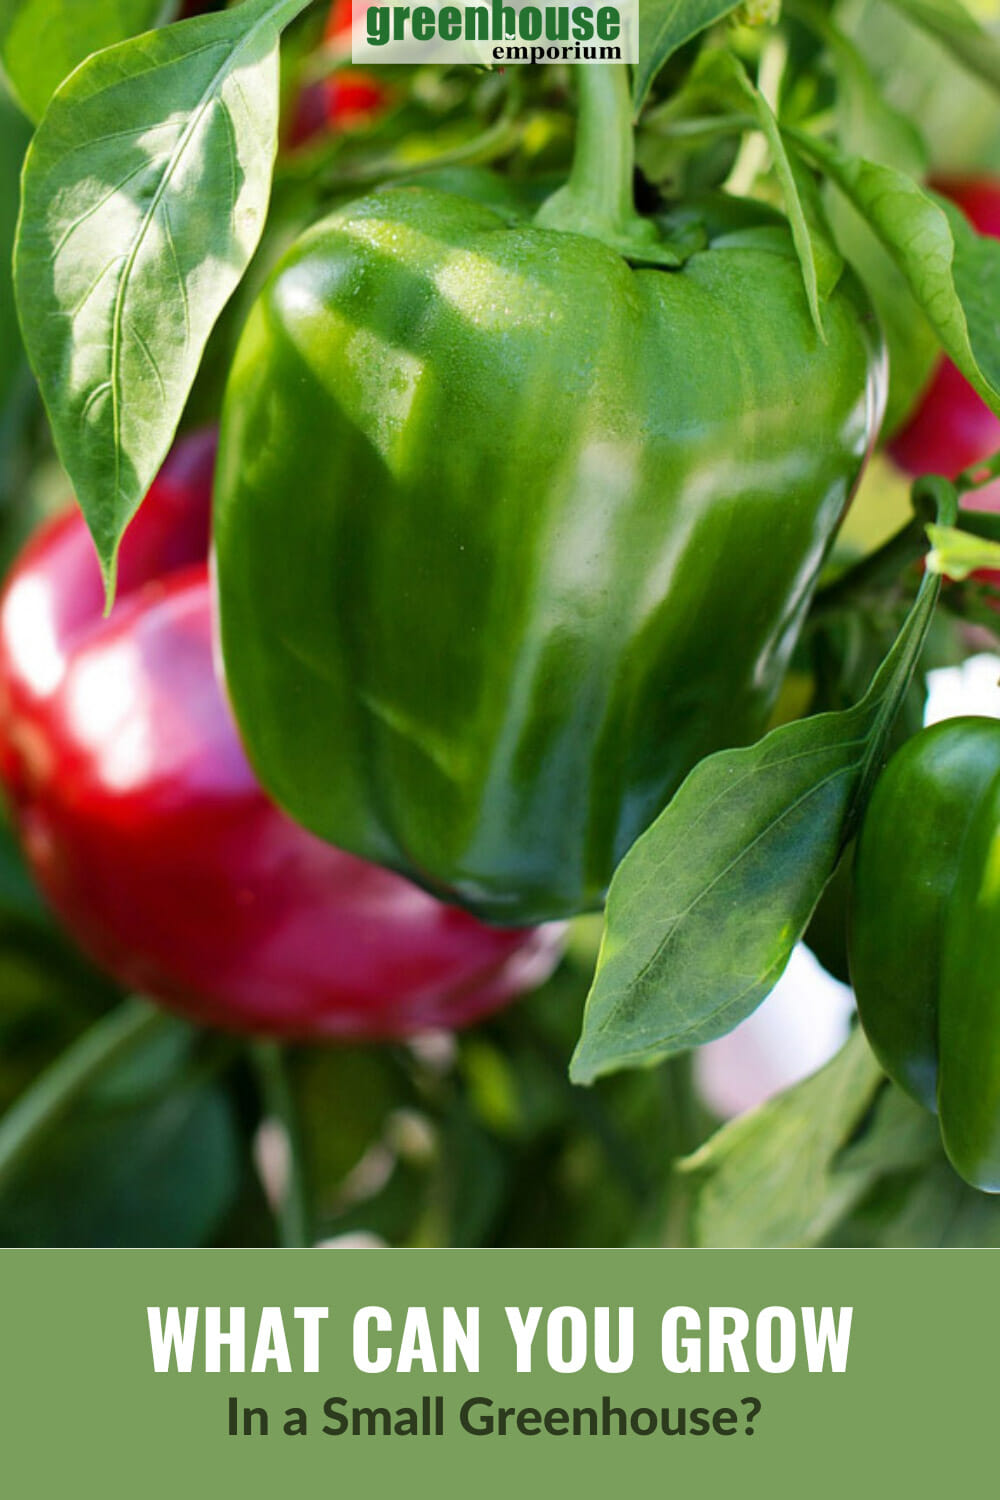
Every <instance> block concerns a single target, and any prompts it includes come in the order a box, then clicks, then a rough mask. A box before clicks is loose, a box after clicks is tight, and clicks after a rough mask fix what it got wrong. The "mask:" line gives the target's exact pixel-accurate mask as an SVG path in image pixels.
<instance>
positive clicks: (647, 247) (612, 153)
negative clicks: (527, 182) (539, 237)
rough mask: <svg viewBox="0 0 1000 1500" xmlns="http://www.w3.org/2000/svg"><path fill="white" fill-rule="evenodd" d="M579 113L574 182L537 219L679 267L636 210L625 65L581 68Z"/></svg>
mask: <svg viewBox="0 0 1000 1500" xmlns="http://www.w3.org/2000/svg"><path fill="white" fill-rule="evenodd" d="M576 73H577V77H578V91H579V92H578V105H579V108H578V115H577V126H576V146H575V149H574V152H573V166H572V168H571V170H570V175H569V180H568V181H567V182H566V184H565V185H564V186H563V187H561V188H560V189H559V190H558V192H556V193H554V194H553V195H552V197H551V198H547V199H546V201H545V202H544V203H543V204H542V206H541V208H540V209H539V210H538V213H537V215H536V217H535V222H536V224H538V225H540V226H541V227H542V228H544V229H560V230H564V231H568V232H570V233H573V234H586V235H589V236H590V237H591V238H592V239H598V240H602V241H603V242H604V243H605V244H608V245H611V246H612V247H613V248H614V249H616V250H619V251H620V252H621V253H622V254H623V255H625V256H626V257H628V258H629V259H635V260H637V261H639V262H641V263H643V264H654V265H656V264H666V265H676V264H677V260H676V256H675V255H674V254H673V253H671V252H670V251H669V250H667V249H666V247H664V253H663V255H662V257H661V255H660V254H659V235H658V233H657V230H656V226H655V225H654V224H653V223H652V222H651V221H650V220H649V219H644V218H642V217H641V216H640V215H639V214H638V213H636V209H635V200H634V197H633V193H632V173H633V169H634V166H635V144H634V141H633V137H632V98H631V93H630V91H629V82H628V67H627V66H626V64H625V63H594V64H592V65H590V64H586V65H584V66H582V67H579V68H577V69H576Z"/></svg>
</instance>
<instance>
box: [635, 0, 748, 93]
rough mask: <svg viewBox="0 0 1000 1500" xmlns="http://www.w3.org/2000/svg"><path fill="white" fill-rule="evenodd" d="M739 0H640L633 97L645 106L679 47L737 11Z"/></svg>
mask: <svg viewBox="0 0 1000 1500" xmlns="http://www.w3.org/2000/svg"><path fill="white" fill-rule="evenodd" d="M739 3H740V0H640V5H639V62H638V65H637V67H636V70H635V81H634V84H633V99H634V101H635V109H636V113H638V111H639V110H640V109H641V108H642V105H643V102H644V100H645V98H646V95H647V94H648V93H649V90H650V88H651V86H652V83H653V80H654V78H655V77H656V75H657V73H658V72H659V71H660V69H661V68H662V67H663V65H664V63H665V62H666V61H667V60H668V58H670V57H672V56H673V55H674V53H675V52H676V51H677V49H678V48H679V47H683V45H684V43H685V42H689V41H690V40H691V38H692V37H695V36H697V35H698V33H699V32H700V31H705V30H706V29H707V28H708V27H709V26H714V25H715V23H716V21H721V20H722V19H723V17H724V16H728V15H729V14H730V13H731V12H732V11H734V10H736V8H737V6H738V5H739Z"/></svg>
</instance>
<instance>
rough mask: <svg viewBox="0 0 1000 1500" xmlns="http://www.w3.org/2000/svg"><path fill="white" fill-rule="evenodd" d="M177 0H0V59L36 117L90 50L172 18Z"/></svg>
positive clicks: (28, 110)
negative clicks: (175, 0)
mask: <svg viewBox="0 0 1000 1500" xmlns="http://www.w3.org/2000/svg"><path fill="white" fill-rule="evenodd" d="M176 8H177V7H176V4H175V3H174V0H0V64H2V66H3V70H4V72H5V74H6V76H7V79H8V82H9V83H10V86H11V89H12V90H13V92H14V94H15V96H16V97H17V100H18V103H19V104H20V105H21V107H22V108H23V109H24V111H25V113H26V114H28V115H30V117H31V118H32V119H33V120H40V119H41V117H42V115H43V113H44V111H45V106H46V105H47V104H48V102H49V100H50V99H51V97H52V95H53V94H54V93H55V91H56V89H57V88H58V87H59V85H60V83H62V81H63V79H64V78H68V77H69V75H70V73H72V71H73V69H74V68H76V67H78V66H79V65H80V63H82V62H83V60H84V59H85V58H87V57H89V56H90V55H91V53H92V52H100V51H101V50H102V48H104V47H112V46H114V44H115V43H116V42H123V41H125V40H126V38H127V37H130V36H136V35H137V34H138V33H139V32H140V31H151V30H152V29H153V27H154V26H162V25H163V24H164V23H165V22H167V21H170V20H172V19H173V15H174V12H175V11H176Z"/></svg>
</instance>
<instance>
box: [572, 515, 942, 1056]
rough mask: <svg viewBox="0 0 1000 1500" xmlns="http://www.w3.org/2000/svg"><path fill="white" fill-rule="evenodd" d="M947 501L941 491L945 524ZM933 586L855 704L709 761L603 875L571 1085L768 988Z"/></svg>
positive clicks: (839, 847) (846, 811)
mask: <svg viewBox="0 0 1000 1500" xmlns="http://www.w3.org/2000/svg"><path fill="white" fill-rule="evenodd" d="M952 507H953V498H952V497H951V492H950V489H949V487H943V489H942V508H943V510H944V515H943V517H942V519H943V520H944V521H945V522H946V523H947V522H949V521H951V520H952V519H953V517H954V510H953V508H952ZM938 587H939V581H938V580H937V578H935V577H934V575H932V574H928V575H926V577H925V579H924V582H923V584H922V586H921V589H920V592H919V594H918V597H917V600H916V602H915V604H914V606H913V608H912V610H911V611H910V614H909V615H908V617H907V620H906V622H905V624H904V626H903V628H902V630H901V631H900V633H899V635H898V637H897V639H896V641H895V644H894V645H893V647H892V650H891V651H890V652H889V655H888V656H887V657H886V659H885V661H884V662H883V664H882V666H881V667H880V669H879V671H878V672H877V673H876V675H875V678H874V680H873V681H872V684H871V687H870V688H869V690H868V692H867V694H866V695H865V697H864V698H863V699H862V700H861V702H860V703H858V704H857V705H855V706H854V707H853V708H850V709H846V710H844V711H841V712H837V713H828V714H820V715H818V716H816V717H815V718H809V719H801V720H798V721H797V722H794V723H791V724H785V725H782V726H781V727H780V728H779V729H775V730H772V732H771V733H770V734H768V735H766V736H765V737H764V739H762V740H760V741H758V743H757V744H755V745H751V746H749V747H747V748H745V749H739V750H724V751H721V752H720V753H718V754H716V755H712V756H709V757H708V758H707V759H705V760H703V761H702V762H701V763H700V764H699V765H698V766H696V767H695V769H694V770H693V771H692V772H691V774H690V775H689V776H688V777H687V779H686V781H684V782H683V784H682V785H681V787H680V789H679V791H678V792H677V793H676V795H675V796H674V798H673V801H672V802H670V803H669V804H668V806H667V808H666V809H665V810H664V812H662V813H661V814H660V816H659V817H658V818H657V819H656V821H655V822H654V823H653V824H652V825H651V826H650V827H649V828H648V829H647V831H646V832H645V833H644V834H643V835H642V837H641V838H640V839H638V840H637V842H636V843H635V844H634V845H633V846H632V848H631V849H630V850H629V852H628V854H627V855H626V856H625V858H624V860H623V861H622V863H621V864H620V865H619V867H618V869H617V871H616V872H615V876H614V879H613V881H612V883H611V890H610V892H609V896H608V905H607V913H606V921H605V933H604V942H603V944H602V947H601V954H600V958H599V960H598V966H597V973H596V976H595V979H594V984H593V987H592V989H591V992H590V996H589V998H588V1001H587V1008H586V1012H585V1015H584V1024H583V1034H582V1036H581V1038H580V1042H579V1045H578V1047H577V1050H576V1053H575V1055H574V1058H573V1064H572V1069H571V1072H572V1076H573V1078H574V1079H575V1081H577V1082H578V1083H589V1082H591V1081H592V1080H593V1079H595V1078H598V1077H600V1076H601V1075H602V1074H604V1073H609V1072H613V1071H614V1070H615V1069H617V1068H622V1067H629V1066H637V1065H642V1064H647V1063H650V1062H653V1061H655V1060H656V1059H658V1058H661V1057H668V1056H670V1055H672V1054H674V1053H677V1052H683V1051H686V1050H687V1049H688V1048H690V1047H695V1046H700V1045H701V1044H702V1043H703V1042H707V1041H711V1040H712V1038H713V1037H717V1036H722V1035H724V1034H725V1033H726V1032H727V1031H730V1030H732V1028H733V1027H734V1026H736V1025H737V1024H738V1022H740V1021H742V1020H743V1019H744V1017H746V1016H747V1015H749V1014H750V1012H751V1011H752V1010H754V1009H755V1007H756V1006H757V1005H759V1004H760V1002H761V1001H762V1000H763V999H764V998H765V997H766V996H767V995H768V994H769V993H770V991H771V989H772V988H773V987H774V985H775V984H776V983H777V981H778V979H779V978H780V976H781V974H782V971H783V970H784V968H785V965H786V964H787V962H788V959H789V957H790V955H791V952H792V949H793V947H794V946H795V944H796V942H797V941H798V940H799V938H800V937H801V936H802V934H803V932H804V931H805V929H806V926H807V925H808V922H809V918H810V916H811V914H812V912H813V909H814V907H815V906H816V903H817V902H818V900H819V898H820V895H821V894H822V892H823V889H824V887H825V885H826V883H827V881H828V880H829V878H830V876H831V875H832V873H833V871H834V869H835V867H836V865H837V862H838V860H839V858H840V855H841V853H842V852H843V849H844V846H845V845H846V843H847V841H848V840H849V839H850V838H851V836H852V834H853V830H854V827H855V825H856V822H857V819H858V817H859V815H860V813H861V811H862V809H863V807H864V804H865V801H866V799H867V796H868V792H869V790H870V788H871V785H872V783H873V781H874V778H875V776H876V775H877V774H878V770H879V767H880V765H881V762H882V760H883V759H884V756H885V753H886V745H887V743H888V739H889V735H890V733H891V730H892V726H893V723H894V720H895V718H896V715H897V713H898V710H899V707H900V705H901V703H902V702H903V699H904V696H905V694H906V691H907V689H908V687H909V683H910V679H911V676H912V674H913V669H914V666H915V664H916V662H917V660H918V658H919V656H920V652H921V648H922V646H923V642H924V637H925V635H926V632H927V628H928V625H929V623H930V619H931V616H932V614H933V610H934V604H935V602H936V599H937V593H938Z"/></svg>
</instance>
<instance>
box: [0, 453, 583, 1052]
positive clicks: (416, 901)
mask: <svg viewBox="0 0 1000 1500" xmlns="http://www.w3.org/2000/svg"><path fill="white" fill-rule="evenodd" d="M215 447H216V441H215V434H214V433H213V432H203V433H198V434H196V435H194V436H192V437H190V438H187V439H186V440H184V441H182V442H180V443H179V444H178V445H177V446H176V448H175V449H174V452H173V453H172V455H171V456H170V458H169V459H168V460H167V463H166V464H165V466H164V468H163V470H162V471H161V474H160V476H159V478H158V479H157V481H156V483H155V484H154V485H153V487H152V490H151V491H150V494H149V496H148V498H147V500H146V502H145V503H144V505H143V507H142V510H141V511H140V513H139V515H138V516H137V518H136V520H135V521H134V523H133V524H132V526H131V527H130V529H129V531H128V534H127V536H126V538H125V541H124V544H123V547H122V553H121V568H120V575H119V576H120V585H119V597H118V602H117V604H116V606H115V608H114V611H113V613H112V615H111V617H110V618H109V619H105V618H103V613H102V611H103V593H102V586H101V580H100V576H99V572H98V567H97V563H96V560H95V557H94V551H93V546H92V543H91V540H90V537H89V535H88V533H87V530H86V527H85V525H84V522H83V519H82V517H81V516H80V514H79V512H78V511H77V510H76V509H75V507H74V508H73V509H72V510H70V511H68V512H67V513H66V514H64V515H61V516H59V517H58V518H56V519H55V520H53V521H51V522H49V523H48V524H47V525H45V526H44V527H43V528H42V529H41V530H40V531H39V532H38V533H36V535H35V537H34V538H33V539H32V540H31V541H30V542H29V544H28V546H27V548H26V549H25V551H24V553H23V554H22V556H21V557H20V559H19V561H18V562H17V563H16V564H15V566H14V568H13V570H12V572H11V574H10V575H9V578H8V581H7V584H6V588H5V591H4V593H3V597H2V600H0V779H2V782H3V784H4V787H5V789H6V792H7V794H8V799H9V802H10V805H11V809H12V814H13V819H14V823H15V827H16V829H17V832H18V834H19V837H20V840H21V843H22V845H23V848H24V851H25V854H26V856H27V859H28V862H29V864H30V866H31V869H32V870H33V872H34V874H35V877H36V878H37V880H38V882H39V884H40V886H41V887H42V889H43V890H44V892H45V894H46V895H47V897H48V899H49V901H50V903H51V905H52V906H53V907H54V909H55V911H56V912H57V914H58V915H59V917H60V918H61V919H62V921H63V922H64V924H65V926H66V927H67V929H68V930H69V931H70V932H71V933H72V934H73V936H74V937H75V938H76V939H77V941H78V942H79V943H80V945H81V947H82V948H83V949H84V950H85V951H86V952H87V953H88V954H90V956H91V957H93V958H94V959H95V960H96V961H97V962H98V963H100V964H101V965H103V966H104V967H105V968H106V969H108V970H109V971H110V972H111V973H112V974H113V975H115V977H116V978H117V979H118V980H119V981H120V982H121V983H122V984H124V985H126V986H128V987H130V988H132V989H134V990H137V991H140V992H142V993H143V994H145V995H148V996H150V997H153V998H156V999H158V1000H161V1001H162V1002H164V1003H165V1004H167V1005H169V1006H170V1007H172V1008H175V1009H177V1010H178V1011H180V1012H182V1013H184V1014H186V1015H187V1016H189V1017H191V1018H193V1019H194V1020H196V1021H199V1022H204V1023H207V1024H210V1025H215V1026H219V1027H222V1028H225V1029H229V1030H233V1031H246V1032H262V1033H270V1034H273V1035H281V1036H287V1037H296V1038H321V1037H330V1038H333V1037H345V1038H347V1037H350V1038H376V1039H377V1038H394V1037H401V1036H405V1035H409V1034H411V1033H414V1032H417V1031H422V1030H426V1029H428V1028H433V1027H447V1028H455V1027H461V1026H465V1025H468V1024H469V1023H471V1022H473V1021H475V1020H477V1019H478V1018H479V1017H481V1016H483V1015H485V1014H486V1013H487V1012H489V1011H492V1010H494V1009H496V1008H497V1007H499V1006H502V1005H504V1004H506V1003H507V1002H509V1001H511V1000H513V999H515V998H517V997H518V996H519V995H521V994H523V993H525V992H526V991H528V990H531V989H533V988H534V987H535V986H537V985H538V984H539V983H541V981H543V980H544V979H545V978H546V977H547V976H548V974H549V973H550V972H551V970H552V969H553V968H554V966H555V964H556V962H557V960H558V956H559V952H560V939H561V932H560V929H559V928H558V927H555V926H549V927H543V928H539V929H534V930H517V931H514V930H506V931H501V930H499V929H496V928H490V927H486V926H483V925H481V924H480V923H479V922H477V921H476V920H474V919H473V918H472V917H470V916H468V915H467V914H466V913H464V912H461V911H458V910H456V909H454V908H452V907H449V906H446V905H444V904H442V903H441V902H439V901H437V900H435V899H434V898H433V897H432V896H430V895H428V894H427V893H426V892H424V891H422V890H419V889H417V888H416V887H415V886H413V885H411V884H410V883H409V882H408V881H406V880H404V879H402V878H401V877H400V876H398V875H395V874H392V873H390V872H389V871H387V870H383V869H380V868H377V867H376V866H374V865H371V864H366V863H364V862H363V861H362V860H359V859H356V858H353V857H351V856H349V855H347V854H344V853H341V852H340V851H339V850H337V849H335V848H332V847H330V846H329V845H328V844H325V843H322V842H321V841H320V840H319V839H316V838H314V837H313V836H312V835H310V834H308V833H306V832H305V831H304V830H303V829H301V828H300V827H298V826H297V825H296V824H295V823H293V822H292V820H291V819H290V818H289V817H287V816H286V815H285V814H284V813H283V812H281V811H279V809H278V808H277V807H275V806H274V804H273V803H272V802H271V801H270V800H269V799H268V798H267V797H266V796H265V794H264V793H263V792H262V791H261V789H260V787H259V786H258V784H257V782H256V780H255V778H254V776H253V774H252V772H251V770H250V767H249V765H248V764H247V761H246V758H245V756H244V754H243V751H242V749H241V747H240V742H239V739H238V737H237V734H236V730H235V728H234V725H233V722H232V719H231V717H230V714H229V710H228V707H227V705H226V702H225V697H224V692H223V690H222V688H221V687H220V685H219V681H218V678H217V676H216V673H215V669H214V665H213V646H212V611H211V588H210V579H209V566H208V561H207V552H208V535H209V513H210V502H211V481H212V469H213V464H214V457H215ZM331 774H336V769H335V767H331Z"/></svg>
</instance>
